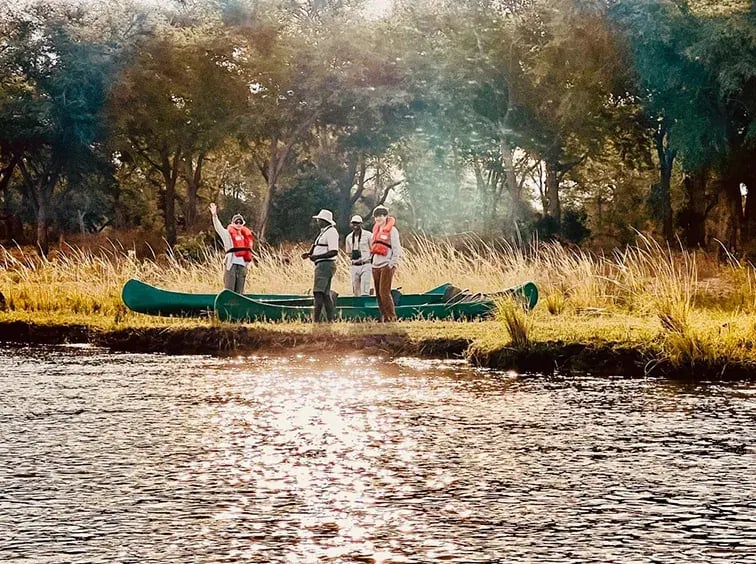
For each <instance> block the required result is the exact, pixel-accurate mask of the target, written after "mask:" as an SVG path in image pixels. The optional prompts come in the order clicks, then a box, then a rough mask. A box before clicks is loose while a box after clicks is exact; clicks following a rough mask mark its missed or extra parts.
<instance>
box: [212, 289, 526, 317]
mask: <svg viewBox="0 0 756 564" xmlns="http://www.w3.org/2000/svg"><path fill="white" fill-rule="evenodd" d="M504 296H512V297H514V298H515V299H517V300H519V301H521V302H522V305H523V307H524V308H525V309H532V308H533V307H535V305H536V303H537V302H538V288H537V286H536V285H535V284H534V283H533V282H526V283H524V284H521V285H519V286H514V287H512V288H507V289H506V290H504V291H502V292H497V293H496V294H488V295H484V294H474V295H472V294H468V293H463V294H455V295H454V296H452V298H451V299H449V297H450V296H449V293H448V292H447V293H446V296H444V294H442V293H438V294H425V295H423V294H411V295H406V296H404V295H403V296H401V297H400V298H399V303H398V305H396V306H395V310H396V315H397V317H398V318H399V319H454V320H461V319H477V318H482V317H487V316H489V315H491V314H492V313H493V310H494V308H495V307H496V300H497V298H500V297H504ZM312 310H313V308H312V305H311V302H310V303H309V304H304V303H303V302H302V300H301V299H294V300H287V299H281V300H269V301H264V300H255V299H252V298H249V297H246V296H242V295H240V294H236V293H234V292H231V291H229V290H223V291H222V292H221V293H219V294H218V296H217V297H216V298H215V315H216V316H217V318H218V319H220V320H221V321H285V320H309V319H311V318H312ZM336 317H337V319H339V320H343V321H365V320H376V319H380V311H379V310H378V306H377V304H376V303H375V301H373V302H371V303H367V302H364V303H361V304H355V305H346V304H345V303H344V302H342V301H341V300H339V302H337V306H336Z"/></svg>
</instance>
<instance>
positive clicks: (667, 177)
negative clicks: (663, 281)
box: [654, 120, 676, 241]
mask: <svg viewBox="0 0 756 564" xmlns="http://www.w3.org/2000/svg"><path fill="white" fill-rule="evenodd" d="M654 144H655V145H656V154H657V156H658V157H659V194H658V196H659V202H658V204H659V205H660V206H661V209H659V210H657V213H658V216H659V218H660V219H661V223H662V236H663V237H664V239H666V240H667V241H671V240H672V239H673V238H674V236H675V230H674V224H673V222H672V197H671V179H672V164H673V163H674V160H675V155H676V151H675V150H674V149H672V148H670V146H669V132H668V131H667V127H666V125H665V123H664V120H662V122H661V124H660V125H659V127H658V128H657V130H656V134H655V135H654Z"/></svg>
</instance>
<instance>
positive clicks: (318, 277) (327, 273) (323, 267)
mask: <svg viewBox="0 0 756 564" xmlns="http://www.w3.org/2000/svg"><path fill="white" fill-rule="evenodd" d="M334 274H336V261H335V260H324V261H322V262H319V263H318V264H316V265H315V282H314V283H313V285H312V293H313V294H314V293H315V292H323V293H324V294H327V293H328V292H330V291H331V280H333V275H334Z"/></svg>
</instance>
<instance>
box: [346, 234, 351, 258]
mask: <svg viewBox="0 0 756 564" xmlns="http://www.w3.org/2000/svg"><path fill="white" fill-rule="evenodd" d="M344 248H345V249H346V252H347V254H350V253H351V252H352V235H351V233H350V234H349V235H347V236H346V238H345V239H344Z"/></svg>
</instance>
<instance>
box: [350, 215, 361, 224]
mask: <svg viewBox="0 0 756 564" xmlns="http://www.w3.org/2000/svg"><path fill="white" fill-rule="evenodd" d="M349 223H362V216H359V215H353V216H352V219H350V220H349Z"/></svg>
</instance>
